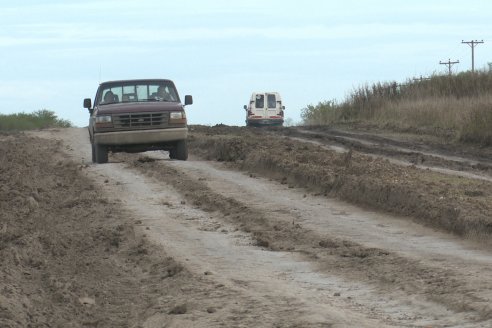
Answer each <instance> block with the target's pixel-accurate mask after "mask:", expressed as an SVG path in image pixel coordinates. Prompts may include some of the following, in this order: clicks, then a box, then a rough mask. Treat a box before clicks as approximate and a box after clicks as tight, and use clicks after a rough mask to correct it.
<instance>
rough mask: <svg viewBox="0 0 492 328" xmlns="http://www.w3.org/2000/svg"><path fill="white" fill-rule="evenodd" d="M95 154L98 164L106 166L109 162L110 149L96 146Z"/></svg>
mask: <svg viewBox="0 0 492 328" xmlns="http://www.w3.org/2000/svg"><path fill="white" fill-rule="evenodd" d="M94 149H95V153H96V163H98V164H104V163H107V162H108V148H107V147H106V146H102V145H98V144H95V145H94Z"/></svg>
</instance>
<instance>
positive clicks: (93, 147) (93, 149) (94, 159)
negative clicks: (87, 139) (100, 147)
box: [91, 143, 96, 163]
mask: <svg viewBox="0 0 492 328" xmlns="http://www.w3.org/2000/svg"><path fill="white" fill-rule="evenodd" d="M91 149H92V163H95V162H96V147H95V146H94V144H93V143H91Z"/></svg>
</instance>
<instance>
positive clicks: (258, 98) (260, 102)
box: [255, 95, 265, 108]
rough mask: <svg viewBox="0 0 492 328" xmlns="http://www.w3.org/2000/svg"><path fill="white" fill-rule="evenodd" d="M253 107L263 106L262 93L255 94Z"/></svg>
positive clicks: (263, 98) (263, 97)
mask: <svg viewBox="0 0 492 328" xmlns="http://www.w3.org/2000/svg"><path fill="white" fill-rule="evenodd" d="M255 107H256V108H263V107H265V96H264V95H256V102H255Z"/></svg>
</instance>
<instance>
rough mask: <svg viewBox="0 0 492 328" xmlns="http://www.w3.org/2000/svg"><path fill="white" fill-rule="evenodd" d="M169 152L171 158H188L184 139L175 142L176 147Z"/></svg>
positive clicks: (182, 159) (184, 159) (181, 159)
mask: <svg viewBox="0 0 492 328" xmlns="http://www.w3.org/2000/svg"><path fill="white" fill-rule="evenodd" d="M171 154H172V155H173V156H172V157H171V158H176V159H178V160H180V161H186V160H187V159H188V144H187V143H186V140H180V141H178V142H176V148H175V149H174V152H172V153H171Z"/></svg>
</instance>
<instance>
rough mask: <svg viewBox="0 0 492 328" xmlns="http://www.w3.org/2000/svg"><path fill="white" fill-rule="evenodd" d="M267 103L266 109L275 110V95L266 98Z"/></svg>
mask: <svg viewBox="0 0 492 328" xmlns="http://www.w3.org/2000/svg"><path fill="white" fill-rule="evenodd" d="M267 103H268V108H275V107H277V99H276V97H275V95H271V94H270V95H268V96H267Z"/></svg>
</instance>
